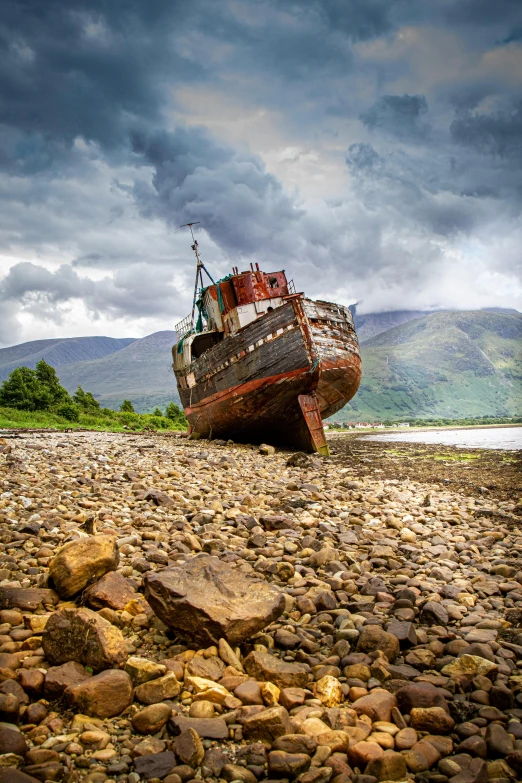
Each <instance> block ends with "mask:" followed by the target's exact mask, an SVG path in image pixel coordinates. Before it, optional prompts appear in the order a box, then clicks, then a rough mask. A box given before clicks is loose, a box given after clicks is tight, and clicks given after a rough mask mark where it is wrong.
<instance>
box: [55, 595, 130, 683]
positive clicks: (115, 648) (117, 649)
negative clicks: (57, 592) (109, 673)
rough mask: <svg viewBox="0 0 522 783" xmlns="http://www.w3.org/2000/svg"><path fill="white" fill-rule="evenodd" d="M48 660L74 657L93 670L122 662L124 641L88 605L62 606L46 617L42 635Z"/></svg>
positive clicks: (112, 627)
mask: <svg viewBox="0 0 522 783" xmlns="http://www.w3.org/2000/svg"><path fill="white" fill-rule="evenodd" d="M42 644H43V649H44V653H45V657H46V659H47V660H48V661H49V663H51V664H57V665H59V664H62V663H66V662H69V661H77V662H79V663H83V664H84V665H85V666H90V667H91V668H92V669H93V670H94V671H100V670H101V669H110V668H116V667H119V666H123V664H124V663H125V661H126V659H127V651H126V647H125V641H124V639H123V636H122V634H121V631H119V630H118V629H117V628H115V627H114V626H113V625H111V624H110V623H109V621H108V620H104V618H103V617H100V616H99V615H98V614H96V612H93V611H92V610H91V609H86V608H84V607H82V608H81V609H62V610H60V611H58V612H55V613H54V614H53V615H51V617H50V618H49V620H48V622H47V625H46V626H45V631H44V632H43V636H42Z"/></svg>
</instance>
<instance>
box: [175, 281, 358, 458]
mask: <svg viewBox="0 0 522 783" xmlns="http://www.w3.org/2000/svg"><path fill="white" fill-rule="evenodd" d="M174 350H175V349H174ZM189 376H190V387H189V385H188V382H187V378H188V377H189ZM176 378H177V380H178V389H179V393H180V397H181V401H182V404H183V406H184V408H185V413H186V415H187V418H188V420H189V423H190V427H191V431H193V432H198V433H200V434H201V435H202V436H203V437H212V438H232V439H233V440H236V441H239V442H241V441H242V442H251V443H256V442H257V443H258V442H260V441H266V442H269V443H272V444H274V445H278V446H282V447H287V448H296V449H300V450H302V451H309V452H311V451H319V452H321V453H327V446H326V440H325V439H324V432H323V430H322V424H318V423H317V422H318V421H319V422H320V417H322V418H327V417H328V416H332V415H333V414H334V413H336V412H337V411H338V410H340V409H341V408H342V407H343V406H344V405H346V403H347V402H348V401H349V400H350V399H351V398H352V397H353V396H354V394H355V393H356V392H357V389H358V387H359V383H360V380H361V359H360V355H359V346H358V342H357V336H356V334H355V330H354V328H353V321H352V318H351V314H350V312H349V311H348V310H346V309H345V308H343V307H340V306H339V305H335V304H332V303H329V302H313V301H311V300H309V299H305V298H303V297H301V296H296V297H293V298H291V299H290V300H289V301H287V302H286V303H285V304H284V305H283V306H281V307H278V308H276V309H274V310H273V311H272V312H270V313H267V314H266V315H264V316H263V317H261V318H259V319H257V320H256V321H254V322H253V323H251V324H249V325H248V326H246V327H244V328H243V329H241V330H240V331H239V332H237V333H236V334H235V335H233V336H232V337H228V338H226V339H224V340H223V341H222V342H220V343H219V344H218V345H216V346H214V347H213V348H211V349H209V350H208V351H206V352H205V353H204V354H203V355H202V356H201V357H200V358H199V359H195V360H194V361H193V362H192V364H191V365H190V366H189V367H188V368H187V369H186V370H184V371H176ZM300 398H301V399H300Z"/></svg>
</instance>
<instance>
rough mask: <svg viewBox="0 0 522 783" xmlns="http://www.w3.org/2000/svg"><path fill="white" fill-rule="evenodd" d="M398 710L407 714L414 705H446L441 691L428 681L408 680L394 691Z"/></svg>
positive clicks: (444, 707)
mask: <svg viewBox="0 0 522 783" xmlns="http://www.w3.org/2000/svg"><path fill="white" fill-rule="evenodd" d="M395 696H396V698H397V704H398V705H399V709H400V711H401V712H402V713H403V714H405V715H408V714H409V713H410V712H411V710H412V709H413V708H414V707H442V708H443V709H445V710H446V711H447V709H448V705H447V702H446V699H445V698H444V696H443V695H442V694H441V692H440V691H439V690H438V689H437V688H435V686H434V685H432V684H431V683H429V682H409V683H408V684H407V685H404V686H403V687H402V688H399V690H397V691H396V692H395Z"/></svg>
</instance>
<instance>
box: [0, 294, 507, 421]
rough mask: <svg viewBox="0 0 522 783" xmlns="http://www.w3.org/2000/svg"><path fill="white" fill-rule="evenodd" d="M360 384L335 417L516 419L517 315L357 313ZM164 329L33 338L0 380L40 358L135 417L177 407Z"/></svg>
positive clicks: (13, 355) (11, 358)
mask: <svg viewBox="0 0 522 783" xmlns="http://www.w3.org/2000/svg"><path fill="white" fill-rule="evenodd" d="M358 319H364V320H363V321H362V322H361V321H359V326H358V332H359V337H360V341H361V354H362V359H363V379H362V383H361V387H360V389H359V392H358V394H357V395H356V397H355V398H354V399H353V401H352V402H351V403H350V404H349V405H347V406H346V407H345V408H344V409H343V410H342V411H340V412H339V413H338V414H336V416H335V417H334V420H337V421H347V420H348V421H349V420H353V421H367V420H372V421H373V420H383V419H388V418H390V419H401V418H405V417H407V416H412V417H420V418H421V417H426V418H429V417H438V416H441V417H445V418H459V417H467V416H484V415H491V416H513V415H521V414H522V314H521V313H518V312H517V311H511V310H509V311H506V310H502V309H499V308H494V309H488V310H479V311H470V312H468V311H454V312H450V311H439V312H434V313H431V314H428V315H427V314H426V313H417V312H415V311H407V310H403V311H397V312H392V313H369V314H366V315H363V316H358V315H357V314H356V320H358ZM175 340H176V333H175V332H173V331H164V332H157V333H156V334H151V335H148V336H147V337H143V338H142V339H139V340H135V339H132V338H127V339H123V340H114V339H111V338H108V337H82V338H77V339H69V340H40V341H36V342H33V343H24V344H23V345H17V346H13V347H12V348H4V349H2V350H0V380H1V379H2V378H5V377H6V376H7V375H8V373H9V372H10V371H11V370H12V369H14V367H16V366H20V365H21V364H26V365H27V366H30V367H34V365H35V363H36V361H37V360H38V359H40V358H42V357H43V358H45V360H46V361H48V362H49V364H52V365H53V366H55V367H57V369H58V375H59V377H60V380H61V382H62V383H63V385H64V386H65V387H66V388H67V389H68V390H69V391H70V392H71V393H73V392H74V391H76V388H77V387H78V385H81V386H82V387H83V388H84V389H85V390H88V391H91V392H92V393H93V394H94V395H95V396H96V398H97V399H98V400H99V401H100V403H101V404H102V405H103V406H106V407H109V408H115V409H117V408H118V407H119V405H120V404H121V402H122V400H123V399H130V400H132V402H133V404H134V406H135V408H136V410H138V411H140V412H146V411H152V410H153V409H154V408H155V407H156V406H157V405H158V406H160V407H161V408H164V406H165V405H166V404H167V403H168V402H169V401H170V400H173V401H174V402H177V403H179V397H178V393H177V389H176V380H175V378H174V374H173V372H172V368H171V364H172V356H171V348H172V345H173V344H174V342H175Z"/></svg>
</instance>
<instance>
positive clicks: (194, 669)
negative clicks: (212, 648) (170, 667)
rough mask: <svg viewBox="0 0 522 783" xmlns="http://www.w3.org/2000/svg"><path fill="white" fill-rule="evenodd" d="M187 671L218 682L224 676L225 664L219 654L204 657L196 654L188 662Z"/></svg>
mask: <svg viewBox="0 0 522 783" xmlns="http://www.w3.org/2000/svg"><path fill="white" fill-rule="evenodd" d="M186 669H187V672H188V673H189V674H192V675H194V676H195V677H203V679H205V680H214V681H215V682H217V681H218V680H220V679H221V677H222V676H223V672H224V671H225V664H224V663H223V661H222V660H221V658H218V657H217V655H212V656H211V657H210V658H204V657H203V656H202V655H195V656H194V657H193V658H192V659H191V660H190V661H189V662H188V663H187V667H186Z"/></svg>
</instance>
